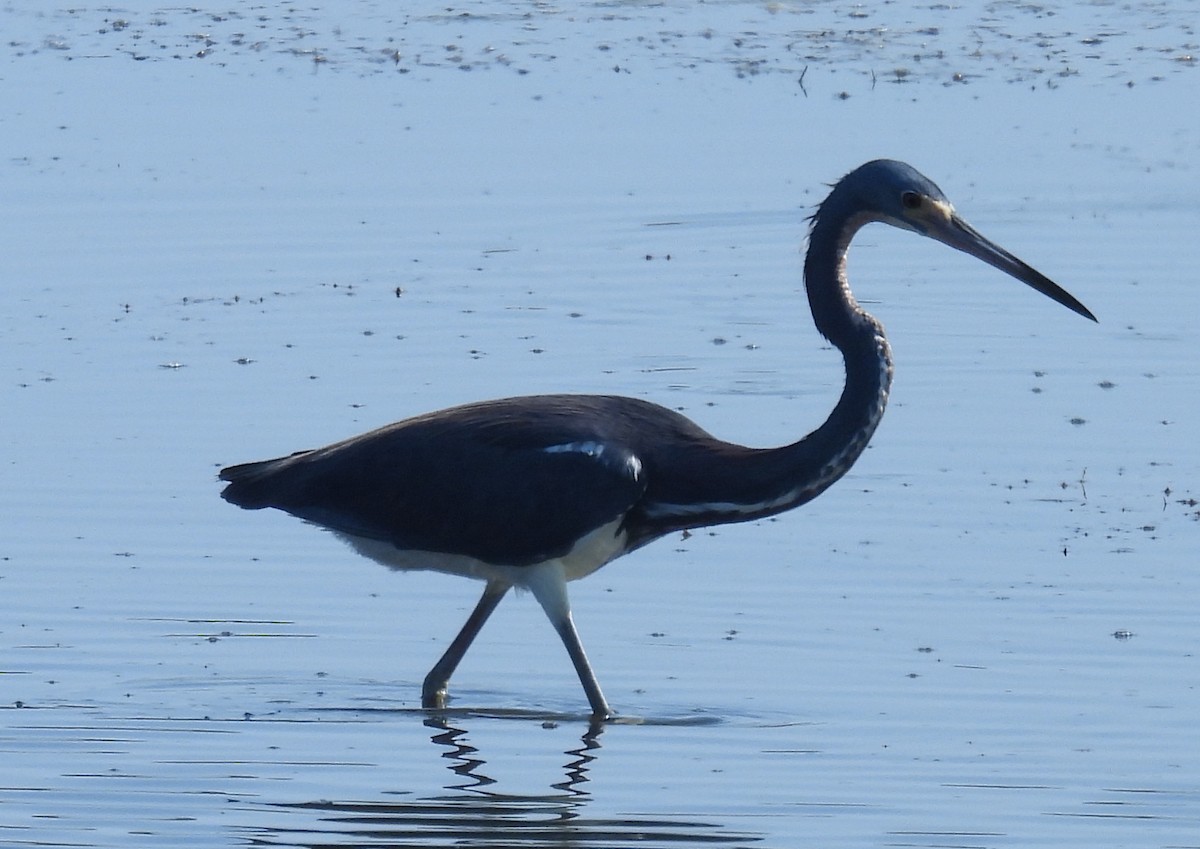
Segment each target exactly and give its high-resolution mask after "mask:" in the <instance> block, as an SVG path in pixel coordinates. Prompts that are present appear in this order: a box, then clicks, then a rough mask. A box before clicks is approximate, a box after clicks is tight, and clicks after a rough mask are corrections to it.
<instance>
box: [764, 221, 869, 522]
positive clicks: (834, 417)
mask: <svg viewBox="0 0 1200 849" xmlns="http://www.w3.org/2000/svg"><path fill="white" fill-rule="evenodd" d="M871 220H872V219H871V218H870V217H869V216H867V215H854V216H847V217H841V218H839V217H837V216H833V217H832V219H831V218H830V217H828V216H822V215H820V214H818V216H817V218H816V220H815V221H814V224H813V230H812V234H811V236H810V238H809V250H808V254H807V256H806V257H805V261H804V285H805V290H806V291H807V293H808V302H809V306H810V308H811V310H812V315H813V321H814V322H815V323H816V326H817V330H819V331H820V332H821V335H822V336H824V337H825V338H826V339H828V340H829V341H830V342H831V343H832V344H833V345H834V347H836V348H837V349H838V350H839V351H840V352H841V354H842V358H843V360H844V362H845V368H846V385H845V388H844V389H843V390H842V395H841V397H840V398H839V399H838V403H837V405H836V406H835V407H834V408H833V411H832V412H831V413H830V414H829V418H827V419H826V420H825V422H824V424H822V425H821V426H820V427H819V428H817V429H816V430H814V431H813V432H812V433H810V434H809V435H808V436H806V437H804V439H802V440H800V442H798V443H796V444H795V445H793V446H789V448H791V449H793V450H794V451H795V453H796V456H797V458H798V459H802V461H803V462H804V464H805V466H807V468H808V469H809V470H811V469H812V468H813V466H814V464H815V465H816V467H817V474H816V475H815V476H814V478H813V480H812V484H813V486H812V487H811V489H814V490H815V491H814V492H811V493H810V494H808V497H809V498H813V497H816V495H818V494H819V493H820V492H822V491H824V490H825V488H827V487H828V486H829V485H831V484H832V483H833V482H834V481H836V480H837V479H838V478H840V477H841V476H842V475H844V474H845V473H846V472H847V471H849V469H850V467H851V466H852V465H854V462H855V461H856V460H857V459H858V458H859V456H860V455H861V454H862V452H863V451H864V450H865V449H866V447H867V443H868V442H869V441H870V439H871V436H872V434H874V433H875V428H876V427H877V426H878V424H879V421H880V419H882V418H883V411H884V408H885V406H886V405H887V399H888V392H889V391H890V390H891V385H892V351H891V346H889V345H888V341H887V337H886V336H885V335H884V332H883V325H882V324H881V323H880V322H879V321H878V320H877V319H876V318H875V317H874V316H872V315H871V314H870V313H868V312H867V311H866V310H864V309H863V308H862V307H861V306H859V304H858V302H857V301H856V300H855V299H854V295H853V293H851V291H850V284H849V280H848V279H847V277H846V255H847V253H848V251H849V248H850V240H851V239H852V238H853V237H854V234H855V233H856V232H858V230H859V228H861V227H862V226H863V225H864V224H867V223H869V222H870V221H871ZM783 450H788V449H783ZM810 473H811V471H810Z"/></svg>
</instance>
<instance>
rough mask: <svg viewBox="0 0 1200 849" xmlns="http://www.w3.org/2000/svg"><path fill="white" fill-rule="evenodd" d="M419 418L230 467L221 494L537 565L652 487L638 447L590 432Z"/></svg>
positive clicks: (347, 526) (433, 547)
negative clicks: (635, 450)
mask: <svg viewBox="0 0 1200 849" xmlns="http://www.w3.org/2000/svg"><path fill="white" fill-rule="evenodd" d="M577 437H578V438H576V436H571V438H569V439H568V440H567V441H562V432H561V431H558V432H556V433H555V434H554V435H553V437H551V435H550V434H547V433H542V432H540V430H539V429H538V428H536V427H533V428H529V427H526V428H512V427H505V426H502V425H500V424H499V423H497V422H492V421H486V422H473V421H471V420H470V419H464V420H462V421H453V420H451V421H447V420H445V419H443V420H442V421H440V422H437V423H436V424H434V423H430V425H429V426H426V425H425V423H424V422H422V421H420V420H414V421H409V422H401V423H400V424H398V425H393V426H390V427H388V428H383V429H381V430H378V431H373V432H371V433H368V434H365V435H363V436H360V437H356V438H354V439H351V440H347V441H346V442H343V443H338V444H335V445H331V446H329V447H327V448H322V449H318V450H316V451H309V452H300V453H298V454H293V455H291V456H290V457H284V458H280V459H278V460H267V461H264V462H261V463H249V464H245V465H243V466H234V467H231V468H229V469H226V470H224V471H223V472H222V473H221V477H222V479H224V480H227V481H229V482H230V483H229V486H227V487H226V488H225V491H224V492H222V495H223V496H224V497H225V498H226V500H228V501H231V502H233V503H235V504H238V505H240V506H243V507H247V508H259V507H275V508H278V509H281V510H284V511H286V512H288V513H291V514H292V515H294V516H298V517H300V518H302V519H306V520H308V521H310V522H313V523H315V524H318V525H321V526H324V527H326V528H329V529H331V530H335V531H339V532H341V533H346V534H352V535H355V536H360V537H367V538H370V539H376V540H381V541H386V542H391V543H392V544H394V545H396V546H397V547H398V548H401V549H405V550H418V551H431V552H447V553H455V554H464V555H467V556H470V557H474V558H476V559H479V560H482V561H484V562H488V563H497V564H507V565H518V566H519V565H526V564H530V563H536V562H540V561H542V560H545V559H547V558H550V557H556V556H561V555H564V554H566V553H567V552H568V551H570V550H571V547H572V546H573V545H574V544H575V542H576V541H577V540H578V539H580V538H581V537H583V536H584V535H586V534H587V533H589V532H591V531H593V530H595V529H597V528H599V527H601V526H603V525H605V524H608V523H610V522H612V521H613V520H615V519H618V518H620V517H621V516H623V515H624V514H625V513H627V512H628V511H629V510H630V508H631V507H632V506H633V505H634V504H635V503H636V502H637V501H638V499H639V498H640V497H641V495H642V493H643V492H644V490H645V483H644V480H643V474H642V467H641V463H640V461H639V460H638V458H637V456H636V454H634V453H633V452H632V451H631V450H629V449H626V448H623V447H621V446H620V445H619V444H616V443H613V442H604V441H601V440H599V439H596V438H592V437H590V436H589V435H588V434H586V433H581V434H578V435H577Z"/></svg>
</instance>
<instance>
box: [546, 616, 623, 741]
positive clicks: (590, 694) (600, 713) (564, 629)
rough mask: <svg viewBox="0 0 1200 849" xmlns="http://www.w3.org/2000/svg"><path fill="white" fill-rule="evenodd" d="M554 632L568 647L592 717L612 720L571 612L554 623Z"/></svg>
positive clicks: (609, 709)
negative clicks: (590, 707) (590, 708)
mask: <svg viewBox="0 0 1200 849" xmlns="http://www.w3.org/2000/svg"><path fill="white" fill-rule="evenodd" d="M554 630H556V631H558V636H559V637H561V638H562V641H563V645H564V646H566V647H567V654H569V655H570V656H571V663H573V664H575V672H576V674H578V675H579V683H580V684H582V685H583V692H585V693H587V699H588V703H589V704H590V705H591V706H592V716H593V717H594V718H596V719H597V720H601V721H603V720H608V719H612V718H613V712H612V709H611V708H610V707H609V706H608V702H607V701H606V700H605V698H604V694H603V693H602V692H600V682H599V681H597V680H596V673H595V672H593V671H592V665H591V664H590V663H588V659H587V654H585V653H584V651H583V643H582V642H580V641H579V634H578V633H577V632H576V630H575V622H574V621H573V620H572V619H571V612H570V611H567V617H566V619H564V620H563V621H561V622H555V623H554Z"/></svg>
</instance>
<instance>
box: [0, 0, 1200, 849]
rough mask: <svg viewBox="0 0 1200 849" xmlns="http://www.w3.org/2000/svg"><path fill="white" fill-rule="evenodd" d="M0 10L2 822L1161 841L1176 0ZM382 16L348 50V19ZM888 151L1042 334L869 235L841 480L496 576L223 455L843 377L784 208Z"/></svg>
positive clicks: (492, 837)
mask: <svg viewBox="0 0 1200 849" xmlns="http://www.w3.org/2000/svg"><path fill="white" fill-rule="evenodd" d="M388 9H389V7H387V6H386V5H380V6H376V5H373V4H354V5H353V6H350V5H347V6H345V7H340V6H333V7H332V8H325V9H321V10H308V9H304V10H300V9H296V8H294V7H283V6H280V7H269V6H263V7H259V8H256V9H255V10H254V11H253V12H252V13H251V12H245V13H239V12H229V11H227V10H215V9H214V10H204V9H182V8H159V7H156V6H154V5H152V4H126V6H125V7H124V9H122V10H121V11H110V10H105V9H102V8H99V7H96V8H78V7H77V8H75V9H73V10H67V9H65V8H64V9H61V10H57V11H38V12H31V11H28V10H18V9H11V8H9V9H5V10H3V11H0V22H2V26H3V31H4V33H5V37H4V39H3V41H4V45H3V46H2V47H0V78H2V88H0V90H2V91H3V95H2V96H3V98H4V101H5V108H4V109H3V110H0V144H2V145H3V153H4V155H3V157H0V169H2V172H3V175H4V186H5V203H4V204H3V205H2V206H0V230H2V231H3V232H4V233H5V239H4V242H5V247H4V248H3V250H2V251H0V279H2V280H3V281H4V285H3V287H2V288H0V335H2V338H3V345H2V346H0V374H2V376H3V380H2V381H0V404H2V405H3V410H4V413H3V415H2V416H0V421H2V424H0V429H2V430H0V433H3V435H4V438H3V440H0V463H2V466H3V468H4V470H5V472H4V477H3V480H4V482H5V484H6V485H4V486H3V487H0V610H2V611H3V615H2V616H0V751H2V752H3V757H2V765H0V843H3V844H5V845H41V846H46V845H72V846H131V845H147V846H161V845H186V844H193V845H202V846H213V845H244V844H253V845H281V846H284V845H286V846H309V845H324V846H329V845H354V846H373V845H400V846H406V845H412V846H415V845H421V846H428V845H435V846H436V845H477V846H507V845H511V846H529V845H568V844H569V845H587V846H607V845H612V846H622V845H630V844H635V843H637V844H643V845H648V846H656V845H659V846H667V845H674V846H678V845H683V846H690V845H696V846H698V845H711V844H715V845H731V846H749V845H762V846H781V847H782V846H797V845H812V846H863V845H890V846H971V847H976V846H978V847H993V846H1022V847H1027V846H1072V845H1077V846H1087V847H1094V846H1100V845H1103V846H1138V847H1144V846H1161V847H1180V846H1197V845H1200V843H1198V842H1197V839H1196V837H1195V835H1196V834H1197V833H1198V832H1197V826H1198V825H1200V763H1198V761H1197V755H1196V754H1195V752H1194V751H1193V750H1194V748H1195V747H1194V745H1193V744H1192V739H1193V738H1194V735H1195V728H1196V726H1197V723H1198V720H1200V693H1198V692H1197V687H1198V684H1200V666H1198V662H1197V658H1196V646H1197V642H1198V640H1197V638H1198V637H1200V625H1197V621H1196V616H1195V610H1196V606H1197V601H1198V600H1200V578H1198V577H1197V574H1198V573H1197V569H1196V567H1195V561H1196V552H1197V550H1198V549H1200V546H1198V541H1200V513H1198V512H1197V504H1196V500H1195V499H1197V498H1200V493H1198V491H1197V479H1198V472H1200V450H1198V449H1197V447H1196V441H1195V433H1196V421H1197V412H1198V411H1197V406H1196V399H1197V397H1200V372H1198V370H1197V369H1196V366H1195V363H1194V360H1195V358H1194V355H1193V345H1192V340H1193V339H1194V336H1195V333H1194V328H1193V325H1194V320H1195V316H1196V315H1197V314H1198V310H1200V303H1198V300H1200V296H1198V295H1197V290H1196V288H1195V286H1194V285H1192V284H1193V282H1194V277H1195V268H1196V265H1197V259H1198V257H1197V252H1196V250H1195V247H1194V245H1195V239H1194V233H1195V232H1196V229H1197V224H1198V223H1200V222H1198V220H1197V219H1200V208H1198V207H1197V205H1196V203H1195V196H1196V190H1197V188H1200V186H1198V184H1197V177H1196V171H1195V167H1196V161H1197V143H1196V139H1197V138H1200V119H1198V118H1197V117H1196V114H1195V110H1193V109H1190V108H1183V104H1187V103H1190V101H1191V100H1192V99H1194V97H1193V95H1194V90H1195V75H1196V73H1197V71H1196V67H1195V61H1194V58H1190V57H1194V55H1195V52H1196V49H1197V46H1196V36H1195V33H1194V29H1191V28H1189V26H1188V23H1187V17H1188V16H1187V15H1185V14H1182V13H1181V10H1180V8H1177V7H1172V6H1169V5H1167V6H1138V7H1129V8H1116V7H1113V6H1111V5H1107V4H1070V5H1066V4H1064V5H1063V6H1062V7H1055V6H1040V7H1034V6H1019V5H1010V4H993V5H992V6H990V7H988V8H987V9H986V11H985V13H984V14H983V15H982V16H980V17H972V16H970V15H969V14H968V12H967V11H964V10H962V9H929V8H922V7H917V6H911V5H900V4H889V5H888V6H886V7H884V9H883V10H882V11H878V12H877V11H871V10H867V9H865V8H862V7H857V6H841V5H838V4H826V3H817V4H802V5H795V6H789V5H785V4H776V5H771V6H767V5H756V4H747V3H721V4H671V5H661V6H658V5H650V4H636V3H615V4H593V5H579V6H570V7H565V6H553V5H550V4H510V5H503V4H482V3H481V4H473V5H465V6H460V7H455V8H454V9H453V10H448V9H447V8H446V7H444V6H440V7H433V6H431V7H430V8H429V9H428V10H427V11H426V12H425V13H420V12H418V11H412V12H409V13H406V14H405V15H403V16H401V15H397V14H395V13H392V12H390V11H389V10H388ZM389 51H390V52H389ZM875 156H893V157H897V158H902V159H907V160H909V161H911V162H913V163H914V164H915V165H917V166H918V167H919V168H921V169H922V170H924V171H925V172H926V173H928V174H930V176H932V177H933V178H934V179H935V180H937V181H938V182H939V184H940V185H941V186H942V188H943V189H945V190H946V191H947V193H948V194H949V195H950V197H951V198H952V199H954V201H955V202H956V204H957V205H958V207H959V209H960V210H961V211H962V212H963V213H964V214H965V215H966V217H968V218H969V219H970V220H971V221H972V222H973V223H974V224H975V225H976V226H977V227H979V228H980V229H981V230H982V231H983V232H985V233H986V234H988V235H989V236H990V237H992V238H995V239H996V240H997V241H999V242H1000V243H1001V244H1003V245H1005V246H1006V247H1008V248H1010V249H1011V250H1013V251H1014V252H1015V253H1017V254H1018V255H1020V256H1021V257H1023V258H1024V259H1026V260H1027V261H1029V262H1031V263H1032V264H1034V265H1035V266H1036V267H1038V268H1040V269H1041V270H1043V271H1044V272H1046V273H1047V274H1049V275H1050V276H1051V277H1053V278H1054V279H1056V280H1058V281H1059V282H1060V283H1062V284H1063V285H1064V286H1065V287H1066V288H1068V289H1069V290H1071V291H1072V292H1073V293H1074V294H1076V295H1077V296H1079V297H1080V298H1081V299H1082V300H1083V301H1084V302H1085V303H1087V304H1088V306H1089V307H1091V308H1092V309H1093V311H1094V312H1095V313H1096V314H1097V315H1098V316H1099V317H1100V324H1099V325H1092V324H1091V323H1089V322H1086V321H1083V320H1080V319H1078V318H1077V317H1075V316H1072V315H1070V314H1069V313H1068V312H1066V311H1064V310H1062V309H1061V308H1060V307H1057V306H1056V305H1054V304H1052V303H1050V302H1049V301H1047V300H1045V299H1042V298H1039V297H1037V296H1036V295H1034V294H1032V293H1030V292H1029V291H1027V290H1024V289H1023V287H1020V286H1016V285H1010V283H1009V281H1007V280H1006V279H1004V278H1003V277H1002V276H1000V275H998V274H997V273H996V272H994V271H992V270H991V269H988V268H986V267H983V266H980V265H978V264H977V263H974V262H972V261H971V260H969V259H967V258H965V257H961V256H958V255H954V254H952V253H951V252H948V251H945V250H944V249H942V248H940V247H938V246H936V245H933V244H932V243H928V242H925V241H923V240H919V239H914V238H912V237H910V236H909V235H907V234H903V233H899V232H893V231H890V230H887V229H885V228H871V229H868V230H866V231H864V232H863V233H862V234H861V235H860V237H859V239H858V240H856V243H855V251H854V253H853V255H852V263H851V277H852V279H853V280H854V282H855V287H856V292H857V293H858V294H859V296H860V299H861V300H862V301H863V302H864V303H865V304H867V305H868V306H869V308H870V309H872V311H874V312H876V313H877V314H878V315H880V316H881V317H882V318H883V319H884V320H885V321H886V323H887V325H888V329H889V332H890V334H891V337H892V339H893V344H894V347H895V351H896V357H897V363H898V365H897V382H896V387H895V391H894V394H893V397H892V404H891V406H890V408H889V411H888V414H887V416H886V417H885V420H884V422H883V425H882V426H881V428H880V430H879V432H878V434H877V435H876V438H875V440H874V442H873V444H872V447H871V449H870V450H868V452H867V453H866V455H865V456H864V457H863V459H862V460H861V461H860V463H859V465H858V466H856V467H855V469H854V470H853V472H852V473H851V474H850V475H848V476H847V478H846V479H845V480H843V481H842V482H841V483H839V484H838V485H837V486H835V487H834V488H833V489H832V490H830V491H829V492H828V493H826V494H825V495H824V496H822V497H821V498H820V499H818V500H817V501H816V502H814V503H812V504H810V505H807V506H806V507H805V508H803V509H802V510H799V511H797V512H795V513H792V514H787V515H784V516H782V517H778V518H777V519H775V520H772V521H766V522H758V523H752V524H749V525H745V526H728V527H722V528H717V529H714V530H712V531H711V532H701V533H697V534H694V535H692V536H691V537H688V538H686V539H680V538H675V539H668V540H663V541H661V542H659V543H657V544H655V545H654V546H651V547H648V548H646V549H644V550H642V551H640V552H638V553H636V554H635V555H633V556H631V557H628V558H626V559H623V560H620V561H618V562H616V563H614V564H612V565H610V566H608V567H607V568H606V569H604V570H603V571H602V572H600V573H599V574H597V575H595V576H593V577H592V578H590V579H588V580H587V581H583V582H580V583H577V584H574V585H573V586H572V594H573V596H572V597H573V601H574V605H575V613H576V618H577V620H578V622H579V627H580V631H581V633H582V635H583V638H584V642H585V644H586V645H587V647H588V651H589V654H590V655H591V657H592V660H593V663H594V665H595V667H596V669H597V672H598V674H599V676H600V680H601V682H602V683H603V684H604V687H605V692H606V694H607V695H608V697H609V699H610V700H611V701H612V703H613V704H614V706H615V707H616V708H617V710H618V711H620V712H621V714H622V716H623V718H624V719H623V721H622V722H620V723H617V724H613V725H610V726H608V727H605V728H604V729H603V730H602V731H601V732H600V733H599V734H598V735H597V734H595V733H594V732H595V729H590V728H589V726H588V723H587V722H586V720H585V718H584V717H583V715H582V712H583V709H584V706H585V705H586V702H585V701H584V699H583V696H582V693H581V692H580V691H579V686H578V682H577V681H576V679H575V676H574V674H573V673H572V670H571V668H570V665H569V662H568V661H567V660H566V658H565V657H564V656H563V652H562V648H561V646H560V645H559V644H558V641H557V639H556V638H555V637H554V635H553V632H552V631H551V629H550V628H549V626H548V624H547V623H546V621H545V619H544V617H543V616H542V614H541V612H540V611H539V610H538V609H537V606H536V603H535V602H534V601H533V600H532V599H530V598H528V597H518V598H514V599H510V600H506V601H505V603H504V604H503V605H502V606H501V607H500V609H499V610H498V611H497V613H496V615H495V617H494V618H493V621H491V622H489V624H488V626H487V628H486V630H485V632H484V633H483V635H482V636H481V638H480V641H479V643H478V644H477V645H476V646H475V647H473V649H472V651H471V653H470V654H468V656H467V658H466V660H465V661H464V663H463V666H462V668H461V669H460V670H459V672H458V673H457V674H456V676H455V678H454V681H453V682H452V692H453V694H454V696H455V700H454V702H453V706H452V709H451V710H449V711H447V712H443V713H438V714H433V715H430V714H427V713H425V712H423V711H420V710H418V709H417V705H418V704H419V690H420V681H421V678H422V676H423V675H424V673H425V672H426V670H427V668H428V665H429V664H430V663H431V662H432V661H433V659H434V658H435V657H436V656H437V655H438V653H439V652H440V651H441V650H442V648H444V645H445V643H446V641H447V640H448V639H449V638H450V636H451V635H452V634H453V632H454V631H455V629H457V627H458V626H459V625H460V624H461V620H462V619H463V618H464V617H465V615H466V613H467V611H468V610H469V608H470V607H471V605H473V603H474V601H475V595H476V593H477V588H476V587H474V586H469V585H467V584H466V583H465V582H462V581H456V580H452V579H449V578H444V577H440V576H436V575H421V574H414V575H395V574H389V573H387V572H386V570H384V569H381V568H379V567H376V566H374V565H372V564H369V563H366V562H362V561H361V560H360V559H358V558H356V557H355V556H354V555H352V553H351V552H349V551H348V550H346V549H345V548H344V547H343V546H341V545H340V544H338V543H337V542H336V541H334V540H333V539H331V538H329V537H328V536H326V535H324V534H321V533H320V532H318V531H315V530H313V529H311V528H307V527H305V526H303V525H302V524H300V523H298V522H296V521H295V520H293V519H290V518H289V517H286V516H282V515H273V514H269V513H254V514H251V513H241V512H239V511H236V510H233V509H232V508H230V507H229V506H228V505H227V504H225V503H223V502H222V501H221V500H220V499H219V498H218V497H217V492H218V486H217V484H216V483H215V472H216V470H217V468H219V467H220V466H221V465H223V464H226V463H232V462H238V461H243V460H249V459H257V458H260V457H267V456H275V455H277V454H281V453H285V452H288V451H292V450H296V449H299V448H304V447H311V446H315V445H319V444H322V443H325V442H327V441H331V440H333V439H337V438H340V437H343V436H347V435H349V434H352V433H356V432H358V431H360V430H363V429H365V428H368V427H372V426H375V425H379V424H382V423H385V422H388V421H391V420H394V419H397V418H401V417H403V416H406V415H410V414H414V413H418V412H422V411H425V410H430V409H436V408H439V407H442V406H446V405H448V404H452V403H456V402H460V401H467V400H472V399H475V398H481V397H494V396H498V395H508V394H523V393H532V392H541V391H562V390H569V391H597V392H620V393H624V394H630V395H635V396H638V397H646V398H650V399H653V400H656V401H659V402H661V403H664V404H668V405H670V406H673V407H678V408H680V409H682V410H684V411H685V412H687V413H688V414H689V415H692V416H693V417H695V418H696V419H697V420H698V421H700V422H701V423H702V424H703V425H704V426H705V427H707V428H708V429H710V430H711V431H713V432H715V433H717V434H719V435H722V436H725V437H728V438H732V439H737V440H739V441H743V442H747V443H751V444H761V445H766V444H776V443H780V442H783V441H785V440H790V439H794V438H795V437H796V436H797V435H798V434H800V433H803V432H805V431H806V430H808V429H810V428H811V427H813V426H814V425H815V424H816V423H817V422H819V421H820V420H821V419H822V417H823V416H824V415H825V413H826V412H827V410H828V408H829V407H830V405H831V404H832V403H833V401H834V399H835V397H836V395H837V391H838V389H839V386H840V380H841V374H840V371H839V363H838V360H837V357H836V355H835V354H834V353H833V352H832V351H830V350H829V349H828V346H826V345H824V344H823V342H822V340H820V338H819V337H818V336H817V334H816V333H815V331H814V330H813V329H812V327H811V323H810V320H809V318H808V316H807V313H806V312H805V309H804V304H803V298H802V296H801V294H800V293H799V257H798V255H797V249H798V247H799V245H800V243H801V238H802V234H803V228H804V218H805V216H806V215H807V214H808V213H809V211H810V210H811V205H812V204H813V203H814V202H816V201H817V200H819V199H820V197H821V196H822V190H823V184H824V183H826V182H828V181H831V180H833V179H835V178H836V177H837V176H838V175H840V174H841V173H844V172H845V171H847V170H848V169H849V168H851V167H853V166H854V165H856V164H858V163H859V162H861V161H863V160H866V159H869V158H873V157H875Z"/></svg>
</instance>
